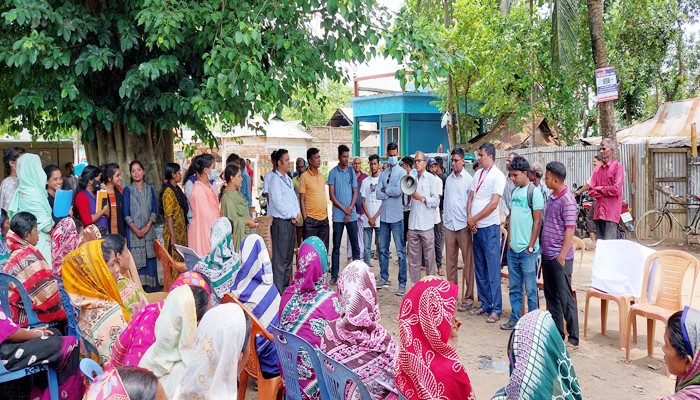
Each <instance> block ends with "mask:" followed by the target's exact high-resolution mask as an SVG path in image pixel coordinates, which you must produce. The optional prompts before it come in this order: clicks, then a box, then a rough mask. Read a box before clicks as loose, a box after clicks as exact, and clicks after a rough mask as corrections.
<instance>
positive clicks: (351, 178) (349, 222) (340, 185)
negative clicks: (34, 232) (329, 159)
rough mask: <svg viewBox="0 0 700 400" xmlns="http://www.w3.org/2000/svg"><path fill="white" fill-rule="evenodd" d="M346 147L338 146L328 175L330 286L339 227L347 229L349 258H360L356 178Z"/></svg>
mask: <svg viewBox="0 0 700 400" xmlns="http://www.w3.org/2000/svg"><path fill="white" fill-rule="evenodd" d="M349 160H350V149H349V148H348V146H346V145H344V144H341V145H340V146H338V165H337V166H336V167H335V168H333V169H332V170H331V172H330V173H329V174H328V195H329V196H330V198H331V203H333V256H332V257H333V258H332V265H331V282H330V283H331V285H335V284H336V282H337V281H338V272H339V271H340V243H341V242H342V240H343V228H345V229H347V231H348V240H349V241H350V246H351V247H352V259H353V260H359V259H360V246H359V244H358V243H357V211H355V202H356V201H357V177H356V176H355V172H354V171H353V170H352V169H351V168H348V161H349Z"/></svg>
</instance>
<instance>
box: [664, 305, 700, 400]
mask: <svg viewBox="0 0 700 400" xmlns="http://www.w3.org/2000/svg"><path fill="white" fill-rule="evenodd" d="M663 351H664V361H665V362H666V366H667V367H668V372H669V373H671V374H673V375H676V391H675V393H674V394H672V395H671V396H668V397H664V400H682V399H697V398H700V311H698V310H696V309H694V308H689V307H685V308H684V309H683V311H678V312H677V313H675V314H673V315H671V317H670V318H669V319H668V323H667V324H666V332H665V333H664V347H663Z"/></svg>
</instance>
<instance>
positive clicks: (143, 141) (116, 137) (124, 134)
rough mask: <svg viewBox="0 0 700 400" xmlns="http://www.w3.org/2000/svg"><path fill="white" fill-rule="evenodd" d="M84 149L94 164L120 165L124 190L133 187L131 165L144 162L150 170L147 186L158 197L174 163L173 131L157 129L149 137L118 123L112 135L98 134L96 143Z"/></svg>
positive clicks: (152, 127)
mask: <svg viewBox="0 0 700 400" xmlns="http://www.w3.org/2000/svg"><path fill="white" fill-rule="evenodd" d="M84 146H85V152H86V155H87V160H88V162H89V163H90V164H92V165H97V166H101V165H104V164H107V163H110V162H115V163H117V164H119V166H120V167H121V170H122V176H123V182H122V186H128V185H129V184H130V183H131V177H130V173H129V163H131V162H132V161H133V160H139V161H141V163H142V164H143V166H144V168H145V169H146V182H148V183H149V184H151V185H153V187H154V189H155V190H156V193H160V188H161V186H162V183H163V178H164V176H163V173H164V171H163V169H164V166H165V164H166V163H169V162H172V161H173V132H172V130H160V129H157V128H156V127H155V126H153V125H151V126H149V128H148V130H147V131H146V132H145V133H143V134H141V135H136V134H132V133H129V132H128V131H127V130H126V127H125V126H124V124H122V123H114V124H113V125H112V131H111V132H108V131H105V130H101V129H100V130H97V132H96V137H95V140H93V141H90V142H84Z"/></svg>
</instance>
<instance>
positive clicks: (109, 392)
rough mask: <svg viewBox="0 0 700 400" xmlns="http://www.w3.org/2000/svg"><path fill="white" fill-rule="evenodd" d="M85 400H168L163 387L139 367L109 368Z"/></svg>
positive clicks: (91, 385)
mask: <svg viewBox="0 0 700 400" xmlns="http://www.w3.org/2000/svg"><path fill="white" fill-rule="evenodd" d="M85 400H167V396H166V395H165V391H164V390H163V386H162V385H161V384H160V382H158V378H156V376H155V375H154V374H153V373H152V372H151V371H148V370H146V369H144V368H139V367H117V368H107V369H106V370H105V371H104V372H102V373H101V374H100V375H97V377H95V380H93V381H92V382H91V383H90V388H89V389H88V391H87V393H85Z"/></svg>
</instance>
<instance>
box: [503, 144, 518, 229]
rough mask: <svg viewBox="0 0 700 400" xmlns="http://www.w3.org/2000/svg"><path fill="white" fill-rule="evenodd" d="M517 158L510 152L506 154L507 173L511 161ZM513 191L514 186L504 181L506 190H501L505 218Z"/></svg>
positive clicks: (508, 180) (508, 211)
mask: <svg viewBox="0 0 700 400" xmlns="http://www.w3.org/2000/svg"><path fill="white" fill-rule="evenodd" d="M517 156H518V153H516V152H514V151H511V152H510V153H508V157H506V171H508V168H509V167H510V163H511V162H513V159H514V158H515V157H517ZM513 190H515V184H514V183H513V182H512V181H511V180H510V179H507V180H506V188H505V190H503V209H502V210H501V211H503V212H504V213H505V214H506V217H507V216H508V214H509V213H510V197H511V195H512V194H513Z"/></svg>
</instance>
